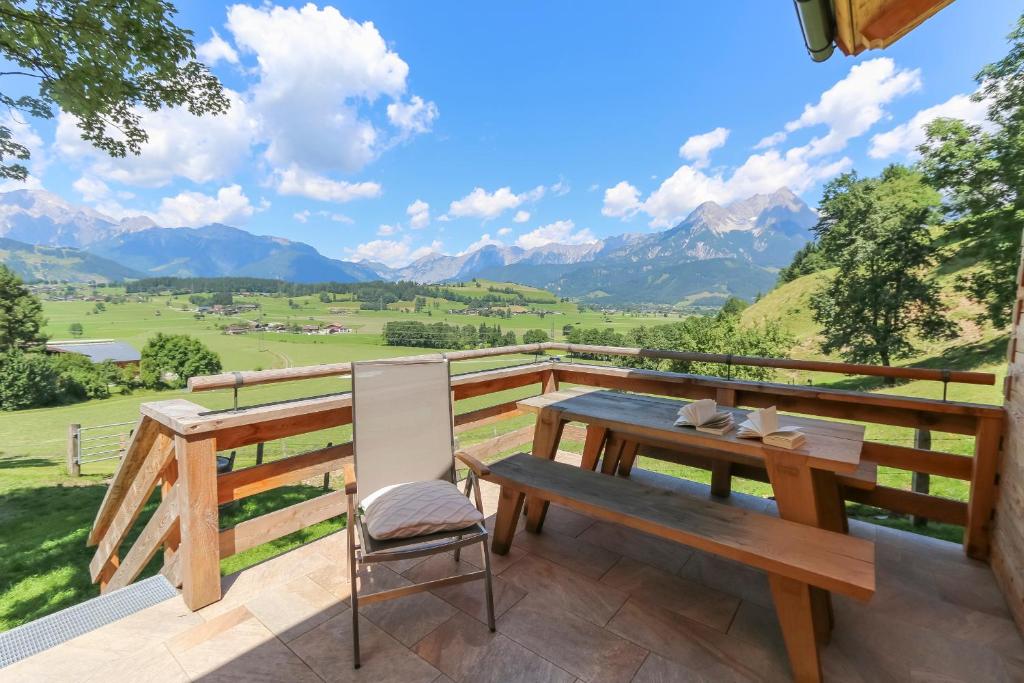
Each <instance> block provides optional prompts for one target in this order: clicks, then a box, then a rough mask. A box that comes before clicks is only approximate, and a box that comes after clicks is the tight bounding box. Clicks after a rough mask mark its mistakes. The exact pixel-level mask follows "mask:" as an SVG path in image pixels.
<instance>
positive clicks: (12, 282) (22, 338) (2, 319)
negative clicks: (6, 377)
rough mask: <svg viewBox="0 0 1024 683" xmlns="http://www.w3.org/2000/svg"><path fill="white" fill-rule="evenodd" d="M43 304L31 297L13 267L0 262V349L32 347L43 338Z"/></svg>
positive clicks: (41, 343) (25, 348)
mask: <svg viewBox="0 0 1024 683" xmlns="http://www.w3.org/2000/svg"><path fill="white" fill-rule="evenodd" d="M45 322H46V321H45V320H44V319H43V305H42V304H41V303H40V302H39V299H37V298H36V297H34V296H32V293H31V292H29V291H28V288H27V287H26V286H25V285H24V284H23V283H22V281H21V278H20V277H18V276H17V275H16V274H15V272H14V271H13V270H11V269H10V268H8V267H7V266H5V265H3V264H0V352H4V351H10V350H11V349H24V350H32V349H36V348H39V347H41V346H42V345H43V343H44V342H45V341H46V337H45V336H43V335H42V334H41V333H40V332H39V330H40V328H42V326H43V325H44V324H45Z"/></svg>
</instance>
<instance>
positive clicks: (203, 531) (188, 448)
mask: <svg viewBox="0 0 1024 683" xmlns="http://www.w3.org/2000/svg"><path fill="white" fill-rule="evenodd" d="M174 450H175V453H176V456H177V460H178V483H177V487H178V496H179V497H180V498H181V501H182V504H181V506H180V517H181V545H180V546H179V548H178V554H179V555H181V558H180V560H179V561H180V563H181V582H182V597H183V598H184V599H185V604H186V605H188V607H189V609H191V610H192V611H195V610H198V609H200V608H202V607H206V606H207V605H209V604H212V603H214V602H217V601H218V600H220V596H221V593H220V549H219V544H218V537H217V535H218V512H217V442H216V440H214V439H212V438H209V437H192V438H188V437H185V436H181V435H175V437H174Z"/></svg>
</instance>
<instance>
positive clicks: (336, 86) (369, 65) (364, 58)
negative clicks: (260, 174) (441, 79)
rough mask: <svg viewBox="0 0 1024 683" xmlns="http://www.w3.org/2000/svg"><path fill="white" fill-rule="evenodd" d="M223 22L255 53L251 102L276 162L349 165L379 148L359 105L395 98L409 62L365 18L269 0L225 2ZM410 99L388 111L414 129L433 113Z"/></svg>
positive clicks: (318, 167)
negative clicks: (266, 1) (266, 0)
mask: <svg viewBox="0 0 1024 683" xmlns="http://www.w3.org/2000/svg"><path fill="white" fill-rule="evenodd" d="M227 27H228V29H229V30H230V32H231V34H232V36H233V37H234V41H235V45H236V46H237V47H238V49H239V50H240V51H241V53H242V54H243V56H244V55H245V54H248V53H251V54H254V55H255V56H256V62H257V66H256V73H257V74H258V82H257V83H256V84H255V85H254V86H253V87H252V90H251V98H252V106H253V109H254V110H255V111H257V112H258V113H259V117H260V122H261V130H262V132H263V135H264V136H265V138H266V139H267V142H268V145H267V149H266V156H267V158H268V160H269V161H270V162H271V164H273V165H274V166H277V167H288V166H291V165H292V164H300V165H301V166H303V167H304V168H309V169H311V170H314V171H317V172H325V171H337V170H344V171H349V172H352V171H356V170H359V169H361V168H362V167H363V166H365V165H366V164H367V163H369V162H370V161H372V160H373V159H374V158H375V157H376V156H377V154H378V153H379V152H380V151H381V145H380V144H379V142H378V140H379V138H380V136H379V134H378V130H377V127H376V126H375V125H374V123H373V121H372V120H371V119H370V118H369V117H368V115H364V113H363V110H364V109H366V108H367V106H368V105H372V104H373V103H374V102H375V101H376V100H377V99H378V98H379V97H382V96H384V97H388V98H390V99H392V100H393V101H394V102H396V103H400V101H401V98H402V96H403V95H404V94H405V90H406V79H407V77H408V73H409V66H408V64H406V63H405V62H404V61H403V60H402V58H401V57H399V56H398V54H397V53H396V52H394V51H393V50H391V49H390V48H389V47H388V44H387V42H386V41H385V40H384V38H383V36H381V34H380V32H379V31H378V30H377V27H376V26H375V25H374V24H373V22H370V21H366V22H363V23H359V22H357V21H354V20H352V19H349V18H347V17H345V16H343V15H342V14H341V12H339V11H338V10H337V9H336V8H334V7H330V6H327V7H324V8H322V9H321V8H318V7H317V6H316V5H314V4H312V3H310V4H306V5H304V6H303V7H301V8H285V7H278V6H271V5H262V6H260V7H249V6H247V5H242V4H236V5H232V6H231V7H230V8H229V9H228V20H227ZM418 101H419V102H420V103H422V104H420V105H417V100H416V99H415V98H414V99H412V100H410V104H408V105H401V104H399V106H398V107H397V108H396V109H393V110H392V111H394V112H396V113H395V114H394V116H395V117H397V118H396V120H397V121H398V122H399V123H400V124H407V125H408V126H410V128H409V129H407V132H415V131H416V130H417V129H418V128H422V127H423V126H424V125H425V124H427V123H429V120H432V118H433V117H436V115H437V110H436V106H434V105H432V104H428V103H424V102H423V101H422V99H419V100H418Z"/></svg>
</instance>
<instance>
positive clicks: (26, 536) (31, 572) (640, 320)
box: [0, 275, 1004, 630]
mask: <svg viewBox="0 0 1024 683" xmlns="http://www.w3.org/2000/svg"><path fill="white" fill-rule="evenodd" d="M820 277H821V276H820V275H812V276H808V277H807V278H802V279H800V280H797V281H795V282H793V283H790V284H789V285H786V286H785V287H782V288H779V289H777V290H775V291H774V292H772V293H770V294H768V295H767V296H766V297H764V299H762V300H761V301H760V302H759V303H758V304H756V305H754V306H752V307H751V308H750V309H748V310H747V311H746V312H745V314H744V317H745V319H746V320H747V321H748V322H752V321H756V320H758V319H760V318H761V317H763V316H766V315H769V316H772V317H781V318H782V319H783V320H785V321H786V324H787V325H789V326H790V328H791V330H792V331H793V332H794V334H795V335H796V336H797V338H798V339H800V344H799V345H798V347H797V348H796V349H795V350H794V354H793V355H795V356H797V357H802V358H817V357H820V354H818V353H817V351H816V348H817V346H816V338H817V335H818V330H817V329H816V328H815V326H814V323H813V321H812V320H811V319H810V316H809V314H808V309H807V305H806V302H807V297H808V296H809V294H810V292H811V291H813V289H814V288H815V287H816V286H817V283H818V282H820ZM494 286H501V287H503V286H505V285H504V284H496V283H488V282H479V283H468V284H467V286H465V287H459V288H456V289H455V290H454V291H457V293H458V294H460V295H466V296H471V297H477V296H483V295H484V294H486V293H489V289H488V288H489V287H494ZM520 289H521V290H525V289H528V288H520ZM100 292H105V293H117V290H109V289H108V290H100ZM439 293H440V292H439ZM526 293H527V294H528V296H530V297H531V298H540V297H543V296H544V294H545V293H543V292H541V291H540V290H533V291H529V292H526ZM547 299H548V300H547V301H546V302H545V303H534V304H529V305H528V308H530V309H533V310H534V311H537V313H531V314H524V315H516V316H513V317H512V318H507V319H506V318H494V317H477V316H466V315H458V314H453V313H449V312H448V311H449V310H457V309H462V308H464V307H465V304H459V303H456V302H452V301H449V300H447V299H442V298H428V300H427V307H426V309H425V310H424V311H422V312H420V313H415V312H413V308H414V302H412V301H409V302H398V303H396V304H393V305H391V306H390V307H389V310H386V311H365V310H359V307H358V302H355V301H352V300H346V299H340V300H338V301H332V302H329V303H324V302H321V301H320V300H319V297H317V296H306V297H294V298H293V299H291V300H290V301H289V299H287V298H283V297H251V298H243V297H236V301H238V302H244V301H251V302H253V303H258V304H259V305H260V310H259V311H257V312H256V313H255V314H247V315H246V316H239V317H237V318H230V317H228V318H225V317H220V316H214V315H208V316H206V317H205V318H203V319H196V317H195V314H194V311H192V310H186V309H188V308H190V307H189V305H188V297H187V296H177V297H168V296H159V297H151V298H150V299H149V300H148V301H146V302H129V303H123V304H109V303H108V304H106V310H105V311H103V312H98V313H97V312H95V305H94V304H93V303H90V302H84V301H70V302H49V301H48V302H45V305H44V312H45V315H46V317H47V318H48V323H47V327H46V332H47V333H48V334H49V335H50V336H51V338H53V339H61V338H67V337H68V336H69V326H70V325H71V324H72V323H80V324H81V325H82V326H83V328H84V337H85V338H113V339H118V340H123V341H127V342H129V343H131V344H133V345H134V346H135V347H136V348H141V347H142V346H143V345H144V344H145V342H146V340H147V339H148V338H149V337H150V336H152V335H154V334H156V333H157V332H167V333H171V332H173V333H182V332H183V333H188V334H191V335H193V336H196V337H198V338H199V339H201V340H202V341H203V343H204V344H206V345H207V346H209V347H210V348H212V349H213V350H215V351H216V352H217V353H219V354H220V357H221V359H222V361H223V363H224V367H225V369H226V370H247V369H266V368H283V367H292V366H300V365H310V364H316V363H326V362H339V361H349V360H361V359H368V358H380V357H387V356H396V355H406V354H414V353H422V352H424V351H425V350H424V349H422V348H406V347H396V346H383V345H381V330H382V329H383V326H384V323H386V322H387V321H389V320H419V321H422V322H427V323H429V322H439V321H440V322H448V323H450V324H459V325H465V324H474V325H479V324H480V323H482V322H486V323H487V324H488V325H494V324H500V325H501V327H502V329H503V330H506V331H507V330H514V331H515V332H516V333H517V335H518V336H519V337H520V338H521V336H522V333H523V332H524V331H526V330H528V329H535V328H539V329H543V330H546V331H547V332H548V333H549V334H553V336H554V338H556V339H561V338H562V328H563V327H564V326H565V325H580V326H581V327H585V328H586V327H599V328H605V327H611V328H613V329H615V330H616V331H619V332H625V331H628V330H629V329H631V328H633V327H636V326H639V325H653V324H660V323H665V322H671V320H672V319H673V318H669V319H666V318H665V317H664V316H661V315H659V316H653V315H651V316H642V315H639V314H630V313H617V314H612V315H606V314H603V313H600V312H593V311H583V312H581V311H579V310H578V309H577V307H576V305H575V304H573V303H569V302H562V301H558V300H557V299H556V298H555V297H553V296H550V295H549V296H548V297H547ZM540 312H543V313H544V315H543V316H542V315H541V314H540ZM970 313H971V312H970V310H966V311H965V312H964V313H962V314H958V315H961V319H962V321H963V323H964V329H965V333H964V335H963V338H962V339H960V340H958V341H957V343H953V344H946V345H934V346H931V345H926V346H925V347H923V348H922V354H921V355H920V357H917V358H914V359H909V360H908V361H907V362H908V363H912V364H925V365H929V366H932V367H957V368H976V369H980V370H987V371H991V372H995V373H997V374H999V375H1000V377H999V381H1000V382H1001V378H1002V374H1001V373H1002V372H1003V371H1004V366H1003V361H1002V358H1003V348H1004V340H1003V338H1002V337H1001V336H1000V334H999V333H998V332H997V331H993V330H987V329H984V328H979V327H977V326H974V327H972V326H971V325H972V324H973V323H971V322H970V320H969V317H970ZM245 319H260V320H262V321H264V322H282V323H286V324H292V323H297V324H311V323H340V324H343V325H346V326H348V327H351V328H352V329H353V330H355V331H354V332H353V333H351V334H341V335H331V336H319V335H299V334H290V333H262V334H247V335H237V336H235V335H225V334H223V333H222V332H221V329H220V327H221V326H223V325H225V324H232V323H239V322H242V321H243V320H245ZM531 359H532V357H520V358H502V359H480V360H476V361H465V362H460V363H456V364H455V366H454V367H453V372H456V373H460V372H469V371H472V370H480V369H486V368H491V367H500V366H502V365H507V364H512V363H520V362H526V361H529V360H531ZM778 380H779V381H784V382H792V383H798V384H806V383H808V382H811V383H813V384H815V385H830V386H838V387H845V388H858V389H866V388H870V389H873V390H876V391H882V392H891V393H896V394H903V395H910V396H926V397H931V398H938V397H940V396H941V387H940V386H939V384H938V383H934V382H911V383H906V384H902V385H899V386H896V387H881V386H880V385H879V384H878V383H877V382H876V383H872V382H871V381H864V380H853V379H850V378H845V377H841V376H840V377H836V376H834V375H827V374H823V373H780V374H779V376H778ZM348 386H349V384H348V381H347V380H345V379H319V380H310V381H307V382H301V383H291V384H276V385H268V386H265V387H253V388H249V389H244V390H243V391H242V392H241V402H242V404H243V405H253V404H259V403H266V402H272V401H279V400H284V399H288V398H296V397H299V396H310V395H320V394H328V393H334V392H338V391H344V390H347V389H348ZM533 391H534V389H533V388H532V387H528V388H525V389H520V390H514V391H512V392H505V393H504V394H501V395H492V396H484V397H480V398H478V399H472V400H469V401H464V402H460V404H459V410H460V411H463V410H471V409H473V408H475V407H481V406H483V405H489V404H493V403H498V402H501V401H506V400H511V399H512V398H516V397H519V396H523V395H527V394H529V393H531V392H533ZM175 397H186V398H188V399H189V400H191V401H195V402H197V403H199V404H201V405H203V406H206V407H208V408H211V409H218V408H226V407H229V406H230V405H231V401H232V397H231V393H230V392H227V391H218V392H210V393H204V394H187V392H184V391H161V392H155V391H149V390H145V391H137V392H135V393H132V394H129V395H115V396H113V397H111V398H109V399H104V400H95V401H88V402H84V403H78V404H74V405H68V406H59V407H53V408H46V409H39V410H28V411H20V412H17V413H0V434H3V435H4V438H3V440H2V442H0V529H3V533H0V630H4V629H8V628H11V627H13V626H16V625H18V624H21V623H24V622H25V621H29V620H31V619H35V618H38V617H40V616H43V615H45V614H48V613H50V612H53V611H55V610H57V609H60V608H63V607H66V606H68V605H71V604H74V603H77V602H80V601H81V600H83V599H86V598H88V597H91V596H92V595H95V594H96V588H95V587H94V586H93V585H92V584H91V583H90V582H89V579H88V576H87V566H88V562H89V559H90V558H91V555H92V552H91V549H88V548H86V547H85V538H86V536H87V534H88V530H89V528H90V526H91V524H92V519H93V516H94V515H95V512H96V510H97V508H98V506H99V503H100V500H101V498H102V495H103V491H104V485H103V482H104V480H105V479H106V478H107V477H109V475H110V473H111V472H112V471H113V469H114V463H115V462H116V461H107V462H102V463H96V464H90V465H85V466H84V467H83V476H82V477H79V478H71V477H69V476H68V475H67V472H66V470H65V464H64V463H65V449H66V438H67V437H66V435H67V426H68V424H69V423H72V422H75V423H80V424H82V425H86V426H88V425H98V424H106V423H111V422H123V421H131V420H135V419H136V418H137V416H138V413H139V405H140V404H141V403H144V402H146V401H153V400H164V399H169V398H175ZM950 398H952V399H956V400H964V401H973V402H979V403H996V402H999V400H1000V399H999V390H998V386H997V387H974V386H962V385H958V386H955V387H952V388H951V390H950ZM529 420H530V418H529V417H527V416H524V417H521V418H515V419H513V420H508V421H505V422H503V423H499V424H498V425H489V426H486V427H481V428H480V429H477V430H475V431H473V432H469V433H465V434H462V435H460V442H461V443H462V444H470V443H473V442H474V441H479V440H482V439H486V438H490V437H493V436H495V435H497V434H498V433H500V432H503V431H507V430H511V429H515V428H518V427H519V426H522V425H524V424H527V423H528V422H529ZM350 434H351V430H350V428H349V427H345V428H338V429H333V430H326V431H324V432H319V433H315V434H304V435H301V436H299V437H295V438H290V439H283V440H281V441H277V442H273V443H270V444H267V447H266V458H267V459H268V460H272V459H276V458H280V457H285V456H287V455H293V454H296V453H299V452H302V451H305V450H308V449H310V448H314V447H320V446H323V445H324V444H326V443H327V442H334V443H339V442H343V441H347V440H348V439H349V438H350ZM868 438H871V439H874V440H878V441H883V442H888V443H896V444H902V445H909V444H910V443H912V440H913V433H912V431H911V430H909V429H901V428H893V427H882V426H877V425H870V426H869V429H868ZM933 444H934V448H936V449H937V450H944V451H949V452H954V453H963V454H969V453H971V451H972V448H973V444H972V440H971V439H970V438H968V437H960V436H955V435H945V434H936V435H934V436H933ZM563 447H565V448H568V449H575V450H578V449H579V448H580V447H581V444H571V443H567V444H563ZM236 458H237V460H236V467H244V466H247V465H251V464H253V463H254V461H255V449H254V448H251V447H250V448H245V449H241V450H239V451H238V453H237V454H236ZM641 466H643V467H646V468H649V469H653V470H659V471H662V472H666V473H669V474H673V475H677V476H685V477H687V478H690V479H694V480H697V481H704V482H708V481H709V474H708V473H707V472H704V471H702V470H694V469H690V468H683V467H679V466H675V465H669V464H666V463H661V462H657V461H651V460H648V459H644V460H642V462H641ZM909 477H910V475H909V473H903V472H898V471H894V470H888V469H886V468H882V471H881V472H880V474H879V479H880V481H881V482H882V483H884V484H886V485H890V486H898V487H901V488H907V487H909ZM335 485H337V482H332V486H335ZM735 488H736V490H738V491H743V492H748V493H752V494H756V495H762V496H765V495H770V490H769V488H768V487H767V486H766V485H763V484H759V483H756V482H747V481H743V480H737V481H736V485H735ZM932 491H933V492H935V493H937V494H939V495H943V496H946V497H949V498H954V499H959V500H963V499H965V498H966V494H967V488H966V485H965V483H964V482H959V481H953V480H946V479H942V478H939V477H932ZM321 493H322V489H321V487H319V486H293V487H288V488H285V489H278V490H275V491H272V492H268V493H266V494H262V495H260V496H254V497H252V498H249V499H247V500H245V501H242V502H241V503H240V504H238V505H236V506H234V507H232V508H227V509H224V510H222V512H221V514H222V521H223V523H224V524H225V525H229V524H233V523H236V522H238V521H241V520H243V519H248V518H251V517H254V516H257V515H260V514H263V513H265V512H268V511H270V510H274V509H278V508H280V507H283V506H285V505H289V504H292V503H295V502H298V501H300V500H304V499H307V498H310V497H313V496H316V495H319V494H321ZM154 507H155V502H151V503H150V508H151V509H152V508H154ZM853 512H854V513H855V514H856V515H858V516H860V517H862V518H866V519H870V520H872V521H876V522H878V523H881V524H887V525H889V526H896V527H901V528H905V527H907V526H909V521H908V520H906V519H903V518H900V517H898V516H892V515H887V514H885V513H883V512H881V511H876V510H871V509H866V508H855V509H854V510H853ZM144 517H145V515H144ZM342 523H343V522H342V521H340V520H333V521H331V522H325V523H322V524H319V525H316V526H314V527H310V528H308V529H304V530H302V531H300V532H297V533H296V534H293V535H291V536H289V537H285V538H282V539H279V540H278V541H276V542H274V543H270V544H266V545H264V546H260V547H258V548H254V549H252V550H250V551H247V552H245V553H242V554H240V555H236V556H234V557H231V558H228V559H227V560H225V561H223V562H222V567H221V569H222V572H224V573H230V572H233V571H237V570H238V569H240V568H242V567H244V566H248V565H251V564H253V563H255V562H257V561H259V560H261V559H264V558H266V557H268V556H272V555H274V554H277V553H279V552H282V551H283V550H284V549H287V548H289V547H292V546H294V545H295V544H297V543H301V542H304V541H307V540H309V539H311V538H315V537H319V536H322V535H324V534H326V533H329V532H330V531H332V530H334V529H336V528H338V527H339V526H340V525H341V524H342ZM140 527H141V525H137V529H138V528H140ZM927 532H928V533H930V534H932V535H935V536H939V537H943V538H948V539H950V540H957V539H958V538H959V535H960V533H961V530H960V529H959V528H957V527H945V526H942V525H934V524H932V525H930V526H929V528H928V529H927ZM155 569H156V564H154V565H153V566H151V567H150V568H149V571H155Z"/></svg>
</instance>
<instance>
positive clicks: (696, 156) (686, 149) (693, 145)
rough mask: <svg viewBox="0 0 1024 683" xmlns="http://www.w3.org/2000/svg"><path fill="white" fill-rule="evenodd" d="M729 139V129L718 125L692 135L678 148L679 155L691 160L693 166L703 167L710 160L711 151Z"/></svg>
mask: <svg viewBox="0 0 1024 683" xmlns="http://www.w3.org/2000/svg"><path fill="white" fill-rule="evenodd" d="M728 139H729V129H728V128H722V127H718V128H715V129H714V130H712V131H708V132H707V133H701V134H700V135H694V136H692V137H690V138H688V139H687V140H686V142H684V143H683V146H682V147H680V148H679V156H680V157H682V158H683V159H689V160H690V161H692V162H693V166H694V167H695V168H704V167H705V166H707V165H708V164H709V163H710V161H711V152H713V151H714V150H716V149H718V148H719V147H721V146H722V145H724V144H725V141H726V140H728Z"/></svg>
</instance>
